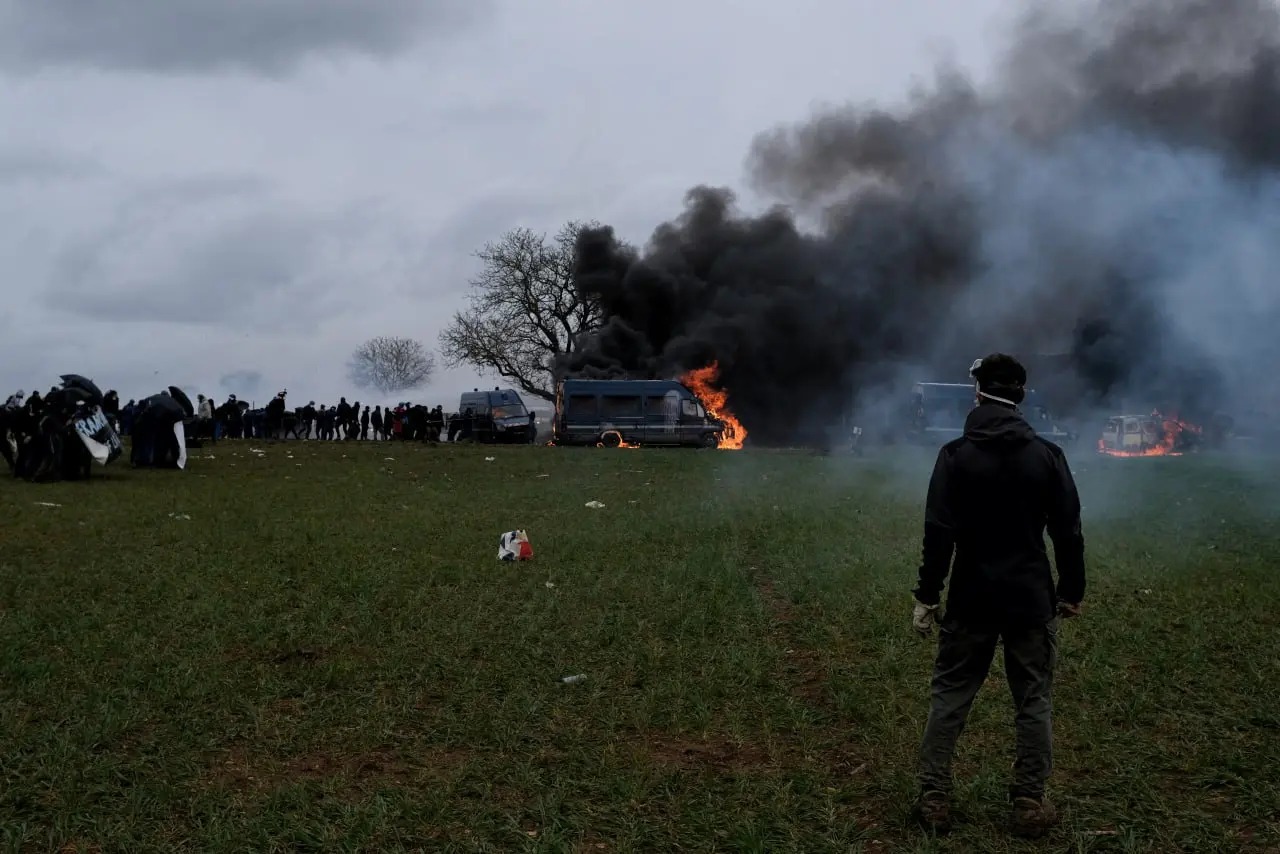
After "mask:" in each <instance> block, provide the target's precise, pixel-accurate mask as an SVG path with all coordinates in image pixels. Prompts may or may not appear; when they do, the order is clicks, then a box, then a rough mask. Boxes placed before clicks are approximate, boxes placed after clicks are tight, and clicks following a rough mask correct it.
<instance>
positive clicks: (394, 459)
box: [382, 457, 396, 463]
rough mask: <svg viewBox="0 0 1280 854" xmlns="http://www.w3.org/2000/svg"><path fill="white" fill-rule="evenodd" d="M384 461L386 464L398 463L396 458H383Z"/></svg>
mask: <svg viewBox="0 0 1280 854" xmlns="http://www.w3.org/2000/svg"><path fill="white" fill-rule="evenodd" d="M382 461H383V462H384V463H394V462H395V461H396V458H395V457H383V458H382Z"/></svg>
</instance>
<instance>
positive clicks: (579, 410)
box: [565, 394, 596, 418]
mask: <svg viewBox="0 0 1280 854" xmlns="http://www.w3.org/2000/svg"><path fill="white" fill-rule="evenodd" d="M565 411H566V412H567V413H568V414H569V416H570V417H573V418H595V417H596V397H595V395H593V394H572V395H570V396H569V407H568V409H566V410H565Z"/></svg>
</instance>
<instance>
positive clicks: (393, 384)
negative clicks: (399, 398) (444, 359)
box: [347, 336, 436, 394]
mask: <svg viewBox="0 0 1280 854" xmlns="http://www.w3.org/2000/svg"><path fill="white" fill-rule="evenodd" d="M347 367H348V370H349V371H350V373H349V376H350V378H351V381H352V382H353V383H355V384H356V385H357V386H359V387H360V388H373V389H377V390H378V391H380V392H382V393H383V394H390V393H392V392H397V391H405V390H407V389H411V388H418V387H420V386H423V385H426V384H427V381H428V380H430V379H431V375H432V373H434V372H435V369H436V359H435V356H434V355H432V353H431V351H429V350H427V348H426V347H424V346H422V342H420V341H415V340H413V339H412V338H393V337H389V336H380V337H378V338H370V339H369V340H368V341H366V342H364V343H363V344H361V345H360V346H359V347H357V348H356V351H355V352H354V353H352V354H351V361H350V362H348V363H347Z"/></svg>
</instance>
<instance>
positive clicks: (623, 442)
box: [596, 430, 640, 448]
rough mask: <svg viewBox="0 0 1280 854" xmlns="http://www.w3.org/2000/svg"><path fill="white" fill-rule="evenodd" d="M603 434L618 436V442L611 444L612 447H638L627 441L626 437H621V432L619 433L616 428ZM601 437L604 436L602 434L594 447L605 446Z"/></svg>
mask: <svg viewBox="0 0 1280 854" xmlns="http://www.w3.org/2000/svg"><path fill="white" fill-rule="evenodd" d="M604 435H605V436H609V435H613V436H617V437H618V444H616V445H614V446H613V447H615V448H638V447H640V446H639V445H633V444H631V443H630V442H628V441H627V440H626V439H624V438H622V434H621V433H619V432H618V431H617V430H609V431H607V432H606V433H605V434H604ZM603 438H604V437H603V436H602V437H601V441H599V442H596V447H597V448H603V447H606V446H605V443H604V441H603Z"/></svg>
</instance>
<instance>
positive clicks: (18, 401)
mask: <svg viewBox="0 0 1280 854" xmlns="http://www.w3.org/2000/svg"><path fill="white" fill-rule="evenodd" d="M26 399H27V394H26V392H24V391H22V390H21V389H19V390H18V391H16V392H14V393H13V394H11V395H9V399H8V400H6V401H5V403H4V408H5V409H21V408H22V403H23V401H24V400H26Z"/></svg>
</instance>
